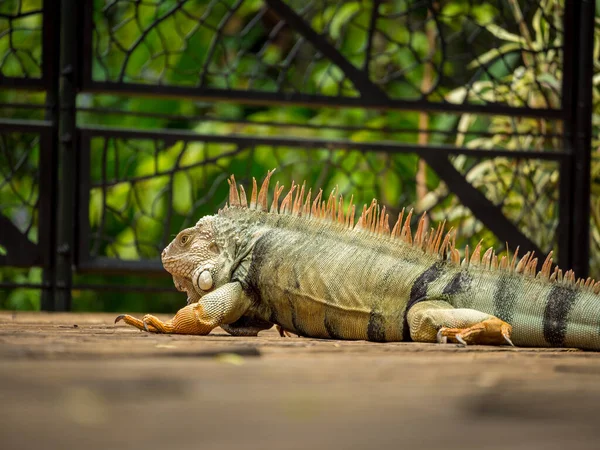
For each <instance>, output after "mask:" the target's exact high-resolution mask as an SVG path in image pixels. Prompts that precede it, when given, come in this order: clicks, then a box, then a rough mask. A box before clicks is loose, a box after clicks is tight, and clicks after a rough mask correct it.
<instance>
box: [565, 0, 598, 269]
mask: <svg viewBox="0 0 600 450" xmlns="http://www.w3.org/2000/svg"><path fill="white" fill-rule="evenodd" d="M572 3H579V16H578V18H576V19H577V25H578V27H577V28H576V30H577V31H578V35H579V38H578V42H577V46H576V47H573V49H577V58H575V62H576V63H577V65H578V67H577V71H576V75H577V76H576V78H574V79H573V81H574V83H573V87H574V89H576V95H575V96H574V99H575V101H574V102H573V105H572V106H573V113H572V118H573V123H572V129H571V130H570V131H571V134H570V137H571V138H572V149H573V157H574V160H573V165H572V170H573V172H572V180H573V189H572V192H571V202H572V210H573V216H572V228H571V231H572V233H571V239H570V245H571V248H572V250H571V251H572V258H573V261H572V264H571V268H572V269H573V270H574V271H575V273H576V274H577V275H578V276H580V277H584V278H585V277H587V275H588V271H589V257H590V178H591V173H590V170H591V147H592V76H593V58H594V57H593V49H594V18H595V2H594V1H592V0H580V2H572Z"/></svg>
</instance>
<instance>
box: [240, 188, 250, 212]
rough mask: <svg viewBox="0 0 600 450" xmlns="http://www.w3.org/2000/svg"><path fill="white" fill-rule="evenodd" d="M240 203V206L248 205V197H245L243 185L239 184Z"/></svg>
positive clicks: (245, 206)
mask: <svg viewBox="0 0 600 450" xmlns="http://www.w3.org/2000/svg"><path fill="white" fill-rule="evenodd" d="M240 205H241V207H242V208H247V207H248V199H247V198H246V190H245V189H244V186H242V185H241V184H240Z"/></svg>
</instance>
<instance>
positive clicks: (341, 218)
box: [337, 194, 344, 225]
mask: <svg viewBox="0 0 600 450" xmlns="http://www.w3.org/2000/svg"><path fill="white" fill-rule="evenodd" d="M337 222H338V223H339V224H342V225H343V224H344V196H343V195H342V194H340V202H339V204H338V214H337Z"/></svg>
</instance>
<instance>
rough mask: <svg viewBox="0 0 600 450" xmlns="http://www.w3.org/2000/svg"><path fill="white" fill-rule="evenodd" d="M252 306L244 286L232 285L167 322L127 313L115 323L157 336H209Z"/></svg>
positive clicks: (180, 311) (214, 292) (178, 312)
mask: <svg viewBox="0 0 600 450" xmlns="http://www.w3.org/2000/svg"><path fill="white" fill-rule="evenodd" d="M249 305H250V301H249V299H248V297H247V296H246V295H245V294H244V292H243V291H242V287H241V285H240V284H239V283H228V284H225V285H223V286H221V287H220V288H218V289H216V290H214V291H213V292H211V293H209V294H206V295H205V296H204V297H202V298H201V299H200V300H199V301H198V302H197V303H192V304H191V305H188V306H186V307H184V308H181V309H180V310H179V311H177V314H175V317H173V318H172V319H171V320H168V321H166V322H163V321H161V320H160V319H158V318H157V317H154V316H152V315H149V314H147V315H145V316H144V318H143V319H142V320H139V319H136V318H135V317H132V316H129V315H126V314H125V315H120V316H118V317H117V318H116V319H115V323H117V322H118V321H119V320H123V321H124V322H125V323H127V324H129V325H132V326H134V327H136V328H138V329H140V330H145V331H150V332H156V333H169V334H195V335H205V334H208V333H210V332H211V330H212V329H213V328H216V327H218V326H219V325H222V324H227V323H233V322H235V321H236V320H238V319H239V318H240V317H241V316H242V314H244V312H245V311H246V310H247V309H248V307H249Z"/></svg>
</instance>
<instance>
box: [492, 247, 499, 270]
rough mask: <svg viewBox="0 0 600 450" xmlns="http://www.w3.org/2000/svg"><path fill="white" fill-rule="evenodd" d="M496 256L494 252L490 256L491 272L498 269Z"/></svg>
mask: <svg viewBox="0 0 600 450" xmlns="http://www.w3.org/2000/svg"><path fill="white" fill-rule="evenodd" d="M498 266H499V264H498V255H496V252H495V251H494V254H493V255H492V265H491V269H492V270H496V269H498Z"/></svg>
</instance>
